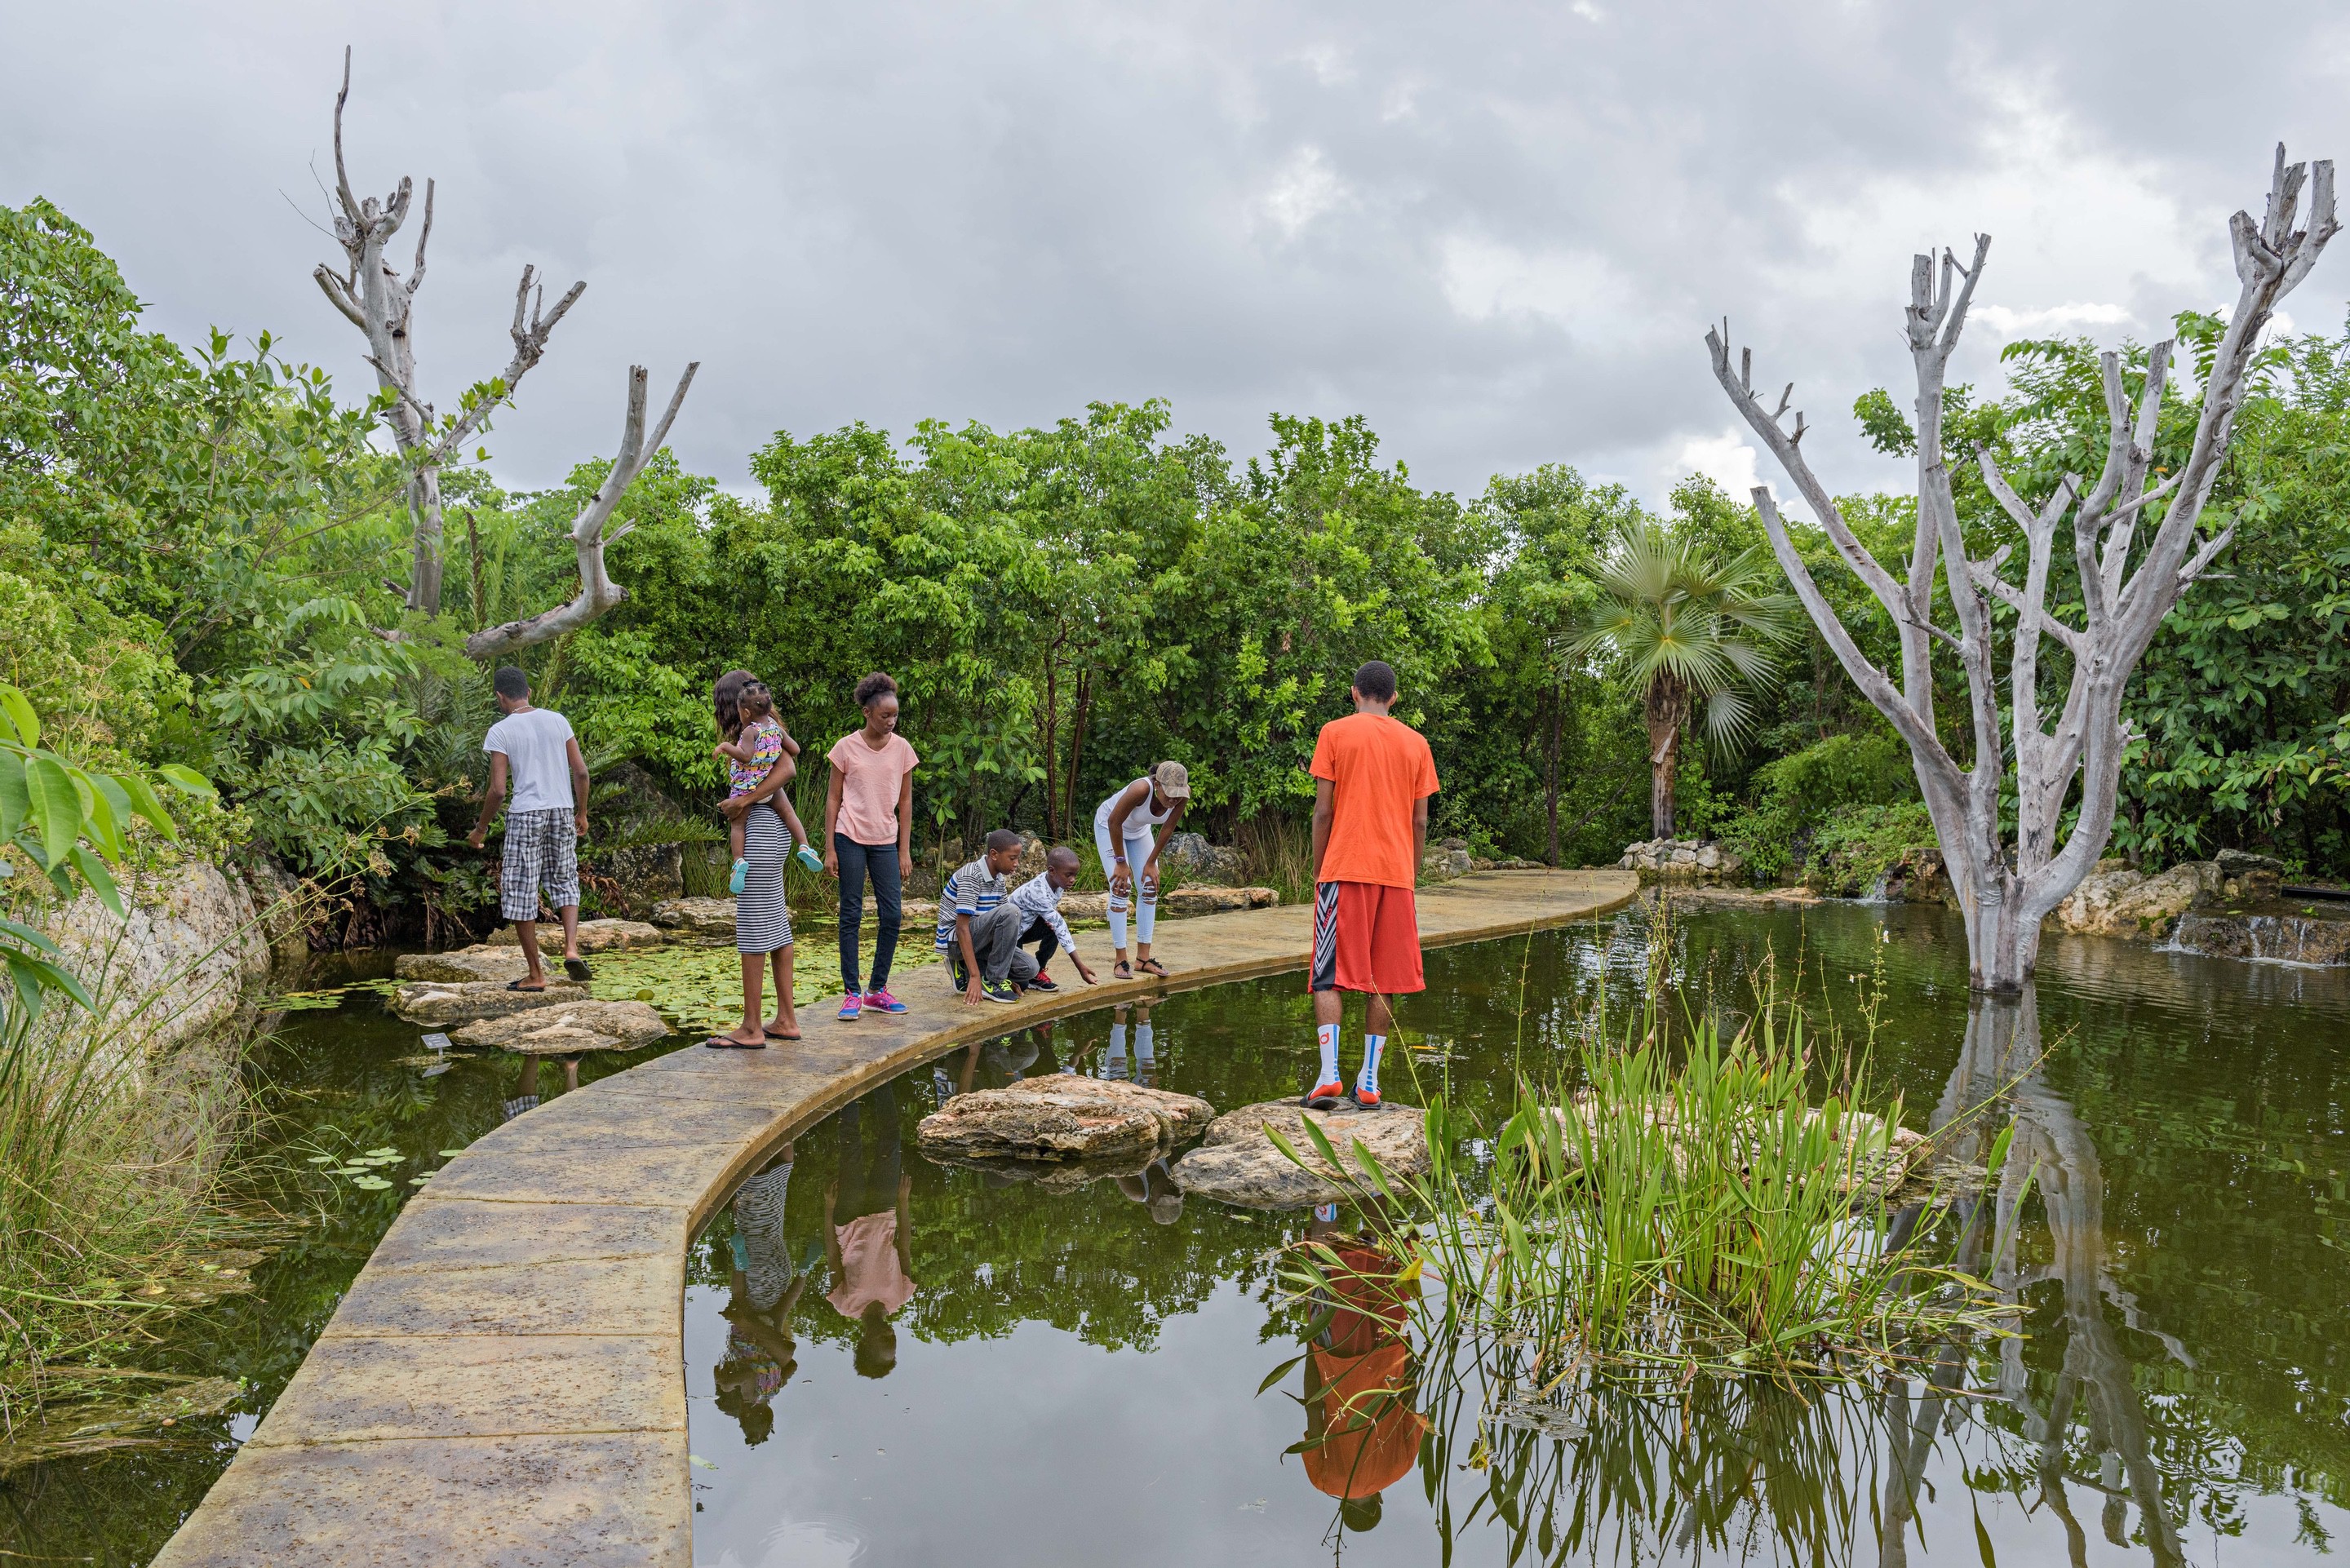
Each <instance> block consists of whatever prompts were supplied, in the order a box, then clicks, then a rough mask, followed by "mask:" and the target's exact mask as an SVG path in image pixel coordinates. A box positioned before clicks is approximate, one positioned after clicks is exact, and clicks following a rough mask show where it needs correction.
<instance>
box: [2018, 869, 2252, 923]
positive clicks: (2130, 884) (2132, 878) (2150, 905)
mask: <svg viewBox="0 0 2350 1568" xmlns="http://www.w3.org/2000/svg"><path fill="white" fill-rule="evenodd" d="M2221 880H2222V879H2221V877H2220V867H2218V866H2216V865H2214V864H2212V863H2211V862H2210V861H2209V860H2190V861H2189V862H2187V863H2186V864H2185V865H2183V866H2174V867H2171V868H2170V869H2169V870H2168V871H2165V872H2163V873H2162V874H2161V875H2160V876H2158V877H2147V876H2145V875H2142V874H2141V873H2139V872H2136V871H2132V870H2129V869H2128V868H2126V867H2125V868H2123V869H2121V870H2118V871H2101V872H2098V873H2096V874H2095V875H2093V876H2090V877H2084V878H2083V879H2082V882H2081V885H2080V886H2079V887H2077V888H2074V889H2073V893H2072V896H2071V897H2070V898H2066V899H2065V900H2064V902H2063V903H2062V904H2059V905H2058V906H2057V907H2056V913H2055V916H2054V919H2055V921H2056V924H2057V926H2058V927H2059V928H2060V929H2064V930H2068V931H2081V932H2085V933H2087V934H2089V935H2092V936H2101V937H2120V938H2123V939H2125V940H2131V941H2141V942H2152V941H2159V940H2162V939H2163V938H2164V937H2166V936H2168V934H2169V933H2170V929H2171V927H2172V926H2173V925H2175V924H2176V923H2177V922H2178V917H2179V916H2181V915H2183V914H2185V913H2186V912H2187V911H2188V910H2189V909H2190V908H2192V907H2193V906H2194V904H2195V902H2196V901H2197V900H2198V899H2199V898H2211V897H2215V896H2217V895H2218V894H2219V892H2220V885H2221Z"/></svg>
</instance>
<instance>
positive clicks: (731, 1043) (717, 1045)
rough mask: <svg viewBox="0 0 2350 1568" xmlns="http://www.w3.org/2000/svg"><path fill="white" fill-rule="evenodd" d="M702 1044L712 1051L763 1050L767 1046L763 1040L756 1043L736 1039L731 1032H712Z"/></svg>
mask: <svg viewBox="0 0 2350 1568" xmlns="http://www.w3.org/2000/svg"><path fill="white" fill-rule="evenodd" d="M702 1044H704V1045H706V1046H708V1047H709V1048H710V1049H711V1050H712V1051H764V1050H765V1049H766V1048H767V1044H766V1042H765V1041H764V1040H763V1041H760V1042H759V1043H758V1044H748V1043H746V1042H744V1041H741V1040H737V1039H735V1038H734V1037H733V1035H731V1034H712V1036H711V1037H710V1038H709V1039H707V1040H704V1041H703V1042H702Z"/></svg>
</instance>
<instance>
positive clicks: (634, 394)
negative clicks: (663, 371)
mask: <svg viewBox="0 0 2350 1568" xmlns="http://www.w3.org/2000/svg"><path fill="white" fill-rule="evenodd" d="M699 369H702V362H701V361H700V360H698V359H697V360H695V361H694V362H693V363H692V364H691V365H688V366H687V367H686V368H685V374H684V375H682V376H680V377H679V378H678V379H677V390H676V391H674V392H672V393H671V394H670V400H669V408H668V409H667V410H665V411H663V413H662V414H661V417H660V424H658V425H656V426H654V427H653V432H652V434H651V436H650V437H647V435H646V434H645V381H646V377H645V368H644V367H643V366H642V365H631V366H630V367H629V418H628V422H627V424H626V425H624V426H623V427H622V428H621V431H620V450H619V452H618V453H616V454H615V455H614V457H613V459H612V471H611V472H609V473H607V474H606V475H605V476H604V483H601V484H599V485H598V486H597V487H596V493H595V494H593V495H591V496H589V497H588V498H587V504H586V505H585V506H582V507H581V508H580V509H579V515H578V516H577V518H575V519H573V520H572V524H571V544H572V547H573V548H574V549H575V550H577V552H578V556H579V592H578V593H577V595H575V596H573V597H572V600H571V602H570V603H569V604H566V605H560V606H557V607H556V608H554V609H551V610H542V611H540V612H539V613H538V614H536V615H535V616H528V617H525V618H523V619H521V620H510V621H508V622H506V623H505V624H504V626H493V627H485V628H483V629H482V630H480V631H477V632H475V633H474V634H473V636H471V637H469V638H467V639H465V652H466V653H467V654H468V655H470V656H471V657H473V658H474V659H484V660H486V659H495V658H497V657H498V656H499V655H500V654H504V653H512V652H514V651H515V649H522V648H528V647H529V646H530V645H531V644H533V643H535V642H546V641H548V640H549V639H554V638H557V637H561V636H562V635H563V634H564V633H565V632H567V631H577V630H578V629H579V628H581V627H583V626H586V625H587V623H588V622H589V621H591V620H594V619H595V618H597V617H598V616H599V615H602V614H603V613H604V612H605V611H606V610H608V609H610V608H611V607H613V606H614V605H617V604H619V602H620V601H621V600H623V599H625V598H627V597H629V591H628V590H627V589H626V588H624V587H620V585H619V584H618V583H616V582H614V581H613V580H612V579H611V577H610V576H609V575H608V574H607V573H606V572H605V570H604V546H606V545H609V544H611V543H613V542H614V541H615V540H618V539H619V538H621V537H622V536H624V535H626V534H627V533H628V532H629V529H630V528H631V527H632V526H633V524H628V523H623V524H620V525H619V527H617V528H610V529H607V527H606V526H605V525H606V524H608V523H609V522H610V521H611V520H612V509H613V508H614V507H616V506H618V505H619V504H620V497H621V496H622V495H624V494H626V493H628V489H629V485H631V484H633V483H636V478H637V475H639V473H642V472H644V471H645V465H646V464H647V463H650V462H652V460H653V455H654V454H655V453H656V452H660V449H661V443H662V442H664V441H668V440H669V427H670V422H671V421H672V420H674V419H676V418H677V410H678V409H679V407H680V406H681V405H682V404H683V403H684V401H685V392H686V389H687V388H689V387H691V386H692V385H693V373H694V372H695V371H696V370H699Z"/></svg>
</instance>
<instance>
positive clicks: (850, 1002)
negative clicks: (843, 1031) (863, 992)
mask: <svg viewBox="0 0 2350 1568" xmlns="http://www.w3.org/2000/svg"><path fill="white" fill-rule="evenodd" d="M857 1014H858V999H857V998H856V997H854V996H844V997H842V998H841V999H840V1012H838V1013H837V1015H836V1016H837V1017H838V1018H839V1019H840V1021H841V1022H842V1023H856V1022H857Z"/></svg>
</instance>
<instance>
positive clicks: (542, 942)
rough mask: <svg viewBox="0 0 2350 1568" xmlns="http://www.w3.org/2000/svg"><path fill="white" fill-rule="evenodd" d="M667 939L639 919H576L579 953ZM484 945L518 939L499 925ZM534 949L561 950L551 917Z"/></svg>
mask: <svg viewBox="0 0 2350 1568" xmlns="http://www.w3.org/2000/svg"><path fill="white" fill-rule="evenodd" d="M726 929H727V931H728V933H729V934H730V935H731V934H732V933H733V929H734V926H733V921H732V920H731V919H730V920H729V921H728V922H727V927H726ZM667 940H669V938H667V937H666V936H663V935H662V934H661V930H660V927H658V926H649V925H647V924H646V923H645V922H644V921H642V920H582V921H580V922H579V950H580V951H581V952H583V953H608V952H618V951H620V950H624V949H627V948H657V947H659V946H660V945H661V944H662V943H663V942H665V941H667ZM484 945H486V946H489V947H494V948H515V947H519V946H521V940H520V939H519V938H517V937H516V936H515V929H514V928H513V927H512V926H500V927H499V928H498V929H496V930H495V931H494V932H492V933H491V935H490V940H489V941H488V942H487V943H486V944H484ZM538 950H539V951H540V952H543V953H560V952H561V951H562V950H563V928H562V927H561V926H560V925H558V924H556V923H555V922H554V921H551V920H543V921H541V922H540V923H539V928H538ZM418 978H420V979H422V978H425V977H423V976H420V977H418Z"/></svg>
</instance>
